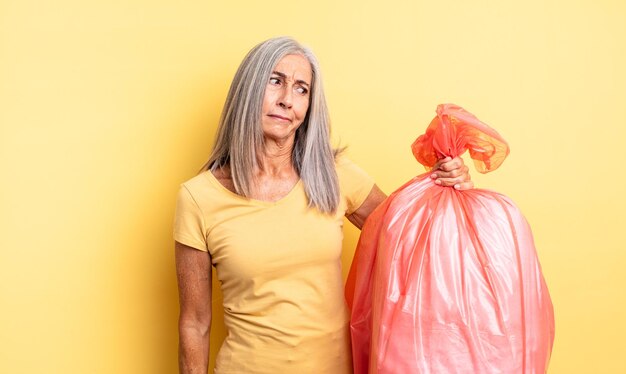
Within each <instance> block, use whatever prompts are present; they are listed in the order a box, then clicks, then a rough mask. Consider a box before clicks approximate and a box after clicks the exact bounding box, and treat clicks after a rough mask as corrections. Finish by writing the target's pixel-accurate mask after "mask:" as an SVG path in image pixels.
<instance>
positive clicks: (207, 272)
mask: <svg viewBox="0 0 626 374" xmlns="http://www.w3.org/2000/svg"><path fill="white" fill-rule="evenodd" d="M175 247H176V275H177V278H178V295H179V302H180V315H179V319H178V334H179V346H178V367H179V370H180V373H181V374H192V373H202V374H206V372H207V371H208V369H209V331H210V330H211V286H212V285H211V257H210V256H209V254H208V253H207V252H203V251H199V250H197V249H195V248H192V247H189V246H187V245H184V244H182V243H179V242H176V245H175Z"/></svg>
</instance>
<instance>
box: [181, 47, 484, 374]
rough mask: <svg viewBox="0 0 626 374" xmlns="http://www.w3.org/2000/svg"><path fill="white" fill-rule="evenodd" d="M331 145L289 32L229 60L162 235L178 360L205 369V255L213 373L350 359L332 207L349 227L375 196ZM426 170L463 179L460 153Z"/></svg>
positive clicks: (441, 179)
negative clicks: (172, 249) (220, 315)
mask: <svg viewBox="0 0 626 374" xmlns="http://www.w3.org/2000/svg"><path fill="white" fill-rule="evenodd" d="M337 153H338V152H336V151H333V149H332V148H331V146H330V140H329V118H328V111H327V108H326V101H325V99H324V92H323V89H322V82H321V77H320V70H319V66H318V63H317V61H316V59H315V57H314V56H313V54H312V53H311V52H310V51H309V50H308V49H306V48H303V47H302V46H300V45H299V44H298V43H297V42H296V41H294V40H292V39H289V38H274V39H270V40H267V41H265V42H263V43H261V44H259V45H257V46H256V47H255V48H253V49H252V50H251V51H250V52H249V53H248V55H247V56H246V57H245V59H244V61H243V62H242V64H241V66H240V67H239V69H238V71H237V73H236V75H235V78H234V80H233V82H232V85H231V88H230V91H229V93H228V96H227V99H226V104H225V106H224V110H223V112H222V117H221V119H220V124H219V129H218V134H217V139H216V144H215V147H214V150H213V153H212V155H211V156H210V158H209V161H208V162H207V164H206V165H205V166H206V167H205V168H204V169H205V170H204V171H202V172H201V173H200V174H199V175H197V176H196V177H194V178H192V179H190V180H189V181H187V182H185V183H184V184H183V185H182V186H181V189H180V191H179V195H178V202H177V210H176V219H175V225H174V226H175V227H174V238H175V240H176V267H177V275H178V285H179V294H180V319H179V333H180V351H179V363H180V370H181V372H182V373H196V372H201V373H206V370H207V367H208V352H209V330H210V324H211V302H210V300H211V265H213V266H215V268H216V271H217V277H218V279H219V280H220V283H221V288H222V293H223V296H224V301H223V306H224V322H225V325H226V327H227V329H228V335H227V337H226V339H225V341H224V343H223V345H222V347H221V348H220V351H219V354H218V357H217V360H216V368H215V372H216V373H292V372H293V373H333V374H334V373H337V374H341V373H350V372H351V358H350V357H351V353H350V337H349V331H348V322H349V321H348V313H347V309H346V306H345V302H344V298H343V282H342V277H341V264H340V253H341V241H342V237H343V236H342V225H343V217H344V216H346V217H347V218H348V219H349V220H350V222H352V223H353V224H354V225H355V226H357V227H358V228H361V226H362V225H363V223H364V221H365V219H366V218H367V217H368V215H369V214H370V213H371V212H372V211H373V210H374V208H376V207H377V206H378V205H379V204H380V203H381V202H382V201H383V200H384V199H385V197H386V196H385V195H384V194H383V192H382V191H381V190H380V189H379V188H378V187H377V186H376V185H375V184H374V182H373V181H372V180H371V178H370V177H369V176H367V174H365V173H364V172H363V171H362V170H361V169H360V168H358V167H357V166H355V165H354V164H353V163H351V162H350V161H349V160H347V159H346V158H344V157H341V156H338V155H337ZM433 170H434V171H433V178H435V179H436V183H438V184H441V185H443V186H454V187H455V188H459V189H467V188H471V187H472V182H471V181H470V180H469V176H468V174H467V167H465V165H463V162H462V161H461V159H459V158H456V159H453V160H448V159H446V160H442V162H440V163H439V164H438V165H437V166H436V167H435V169H433Z"/></svg>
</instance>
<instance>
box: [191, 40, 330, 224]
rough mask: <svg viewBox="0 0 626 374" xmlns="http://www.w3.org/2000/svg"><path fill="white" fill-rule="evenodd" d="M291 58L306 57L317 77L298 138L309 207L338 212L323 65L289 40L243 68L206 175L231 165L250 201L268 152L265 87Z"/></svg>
mask: <svg viewBox="0 0 626 374" xmlns="http://www.w3.org/2000/svg"><path fill="white" fill-rule="evenodd" d="M287 55H301V56H304V57H305V58H306V59H307V60H308V61H309V63H310V64H311V70H312V73H313V74H312V80H313V81H312V82H311V93H310V103H309V109H308V112H307V114H306V116H305V118H304V121H303V122H302V124H301V125H300V127H299V128H298V129H297V130H296V134H295V142H294V148H293V152H292V160H293V167H294V168H295V170H296V172H297V173H298V175H299V176H300V179H301V180H302V182H303V184H304V189H305V192H306V194H307V198H308V201H309V206H310V207H316V208H317V209H318V210H320V211H321V212H324V213H334V212H335V211H336V210H337V206H338V205H339V181H338V178H337V172H336V171H335V154H336V152H335V151H333V149H332V147H331V145H330V118H329V115H328V107H327V106H326V98H325V97H324V89H323V87H322V79H321V75H320V68H319V64H318V62H317V59H316V58H315V56H314V55H313V53H312V52H311V51H310V50H309V49H308V48H305V47H303V46H302V45H300V44H299V43H298V42H296V41H295V40H293V39H291V38H288V37H278V38H272V39H269V40H266V41H264V42H262V43H260V44H258V45H257V46H255V47H254V48H252V50H250V52H248V54H247V55H246V57H245V58H244V59H243V61H242V62H241V65H239V69H237V73H236V74H235V78H234V79H233V82H232V83H231V85H230V89H229V91H228V95H227V97H226V103H225V104H224V109H223V111H222V115H221V118H220V121H219V128H218V130H217V137H216V140H215V145H214V147H213V152H212V153H211V156H210V157H209V161H208V162H207V163H206V164H205V165H204V166H203V167H202V170H211V171H216V170H218V169H220V168H223V167H225V166H226V165H228V166H229V167H230V172H231V176H232V179H233V184H234V186H235V190H236V191H237V193H238V194H239V195H242V196H245V197H249V196H250V193H251V187H252V184H253V170H254V168H255V167H261V163H260V157H261V155H262V154H263V152H264V141H263V129H262V126H261V111H262V107H263V98H264V95H265V88H266V86H267V82H268V80H269V79H270V75H271V73H272V71H273V69H274V67H275V66H276V64H278V62H279V61H280V60H281V59H282V58H283V57H285V56H287Z"/></svg>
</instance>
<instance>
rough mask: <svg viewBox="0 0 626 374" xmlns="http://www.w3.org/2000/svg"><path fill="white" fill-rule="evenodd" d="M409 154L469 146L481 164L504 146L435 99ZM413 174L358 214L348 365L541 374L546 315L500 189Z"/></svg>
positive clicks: (545, 300)
mask: <svg viewBox="0 0 626 374" xmlns="http://www.w3.org/2000/svg"><path fill="white" fill-rule="evenodd" d="M412 148H413V154H414V155H415V157H416V158H417V160H418V161H419V162H420V163H422V164H424V165H426V166H428V167H432V166H433V165H434V164H435V162H436V161H437V159H439V158H443V157H445V156H451V157H455V156H458V155H461V154H462V153H463V152H465V150H466V149H467V150H469V152H470V156H471V157H472V158H473V159H474V161H475V163H476V166H477V168H478V170H479V171H480V172H483V173H486V172H489V171H492V170H494V169H496V168H497V167H498V166H500V164H501V163H502V162H503V161H504V159H505V157H506V156H507V154H508V145H507V144H506V142H505V141H504V140H503V139H502V138H501V137H500V135H499V134H498V133H497V132H495V131H494V130H493V129H491V128H489V127H488V126H487V125H485V124H484V123H482V122H480V121H479V120H478V119H477V118H476V117H474V116H473V115H472V114H470V113H468V112H467V111H465V110H463V109H462V108H460V107H458V106H456V105H452V104H445V105H439V106H438V107H437V117H435V118H434V119H433V121H432V122H431V124H430V126H429V127H428V129H427V131H426V134H424V135H422V136H420V137H419V138H418V139H417V140H416V141H415V143H413V146H412ZM429 175H430V173H426V174H423V175H420V176H417V177H415V178H413V179H412V180H410V181H409V182H408V183H406V184H405V185H404V186H402V187H400V188H399V189H398V190H397V191H395V192H394V193H393V194H392V195H391V196H389V198H388V199H387V200H385V202H384V203H383V204H381V206H379V207H378V208H377V209H376V210H375V211H374V212H373V213H372V214H371V215H370V217H369V218H368V219H367V221H366V223H365V226H364V228H363V231H362V233H361V237H360V239H359V244H358V246H357V250H356V253H355V257H354V260H353V263H352V267H351V269H350V274H349V276H348V283H347V285H346V298H347V300H348V304H349V305H350V307H351V313H352V316H351V323H350V327H351V334H352V351H353V362H354V372H355V373H356V374H361V373H398V374H404V373H436V374H439V373H545V371H546V370H547V367H548V362H549V359H550V354H551V351H552V343H553V340H554V313H553V308H552V302H551V300H550V295H549V294H548V289H547V287H546V284H545V281H544V278H543V275H542V273H541V267H540V265H539V261H538V259H537V254H536V251H535V247H534V243H533V238H532V233H531V230H530V227H529V225H528V223H527V222H526V220H525V218H524V217H523V216H522V214H521V213H520V211H519V210H518V208H517V207H516V206H515V205H514V204H513V202H512V201H511V200H510V199H509V198H507V197H506V196H503V195H501V194H499V193H496V192H493V191H488V190H481V189H473V190H468V191H457V190H455V189H454V188H450V187H441V186H438V185H436V184H435V183H434V181H433V180H432V179H430V178H429Z"/></svg>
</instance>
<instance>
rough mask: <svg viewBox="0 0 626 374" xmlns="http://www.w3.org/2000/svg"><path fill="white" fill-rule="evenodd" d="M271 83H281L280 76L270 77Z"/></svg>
mask: <svg viewBox="0 0 626 374" xmlns="http://www.w3.org/2000/svg"><path fill="white" fill-rule="evenodd" d="M270 84H274V85H275V84H280V79H278V78H270Z"/></svg>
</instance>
